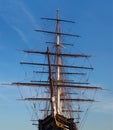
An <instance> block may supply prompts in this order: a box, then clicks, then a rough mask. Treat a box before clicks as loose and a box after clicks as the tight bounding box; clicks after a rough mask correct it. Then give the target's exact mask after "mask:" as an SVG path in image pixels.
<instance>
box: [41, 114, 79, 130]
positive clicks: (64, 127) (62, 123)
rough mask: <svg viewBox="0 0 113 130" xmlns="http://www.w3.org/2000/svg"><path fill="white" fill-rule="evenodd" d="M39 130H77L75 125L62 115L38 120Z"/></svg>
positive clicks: (71, 120)
mask: <svg viewBox="0 0 113 130" xmlns="http://www.w3.org/2000/svg"><path fill="white" fill-rule="evenodd" d="M39 130H78V129H77V127H76V123H74V122H73V119H72V118H66V117H64V116H62V115H59V114H56V116H55V117H53V116H52V115H50V116H47V117H46V118H45V119H43V120H39Z"/></svg>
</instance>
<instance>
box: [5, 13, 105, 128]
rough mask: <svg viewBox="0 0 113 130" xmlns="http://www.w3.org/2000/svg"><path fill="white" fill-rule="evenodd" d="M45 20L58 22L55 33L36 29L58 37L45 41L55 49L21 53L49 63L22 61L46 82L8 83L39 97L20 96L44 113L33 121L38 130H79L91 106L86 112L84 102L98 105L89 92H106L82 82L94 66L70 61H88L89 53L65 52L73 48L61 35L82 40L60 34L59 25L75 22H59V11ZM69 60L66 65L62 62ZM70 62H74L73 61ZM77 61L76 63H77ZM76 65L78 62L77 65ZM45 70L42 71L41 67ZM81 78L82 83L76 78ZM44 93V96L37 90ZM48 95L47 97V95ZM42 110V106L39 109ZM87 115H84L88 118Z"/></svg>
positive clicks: (36, 80) (22, 99)
mask: <svg viewBox="0 0 113 130" xmlns="http://www.w3.org/2000/svg"><path fill="white" fill-rule="evenodd" d="M42 19H43V20H48V21H55V22H56V26H55V27H56V30H55V31H49V30H42V29H36V30H35V31H36V32H39V33H46V34H49V35H51V34H52V36H53V35H54V36H55V41H50V42H46V43H49V44H51V45H53V46H54V50H53V49H52V50H51V49H50V48H49V47H47V50H46V51H38V50H22V51H23V52H24V53H28V54H29V55H33V56H34V55H35V57H36V56H38V57H39V56H40V57H43V56H46V62H44V63H42V61H40V59H39V60H38V62H37V61H35V62H29V61H26V62H25V61H22V62H20V64H22V65H31V66H35V67H36V70H33V73H35V74H36V75H37V76H41V75H42V74H43V75H44V76H45V77H44V79H41V80H40V79H39V78H37V79H31V80H30V81H28V82H13V83H11V84H7V85H10V86H14V87H15V86H19V87H21V88H25V89H26V88H30V89H35V90H36V92H35V93H36V95H30V96H28V97H24V96H21V98H20V99H18V100H21V101H25V102H30V103H32V104H33V107H32V108H33V109H34V113H35V114H36V113H38V114H39V115H40V113H43V116H42V117H41V118H40V117H38V118H36V119H33V120H32V121H33V125H36V126H38V130H79V124H80V123H81V122H82V120H83V119H81V116H80V114H81V113H85V112H86V113H87V111H88V107H86V106H84V107H86V109H85V110H83V103H87V104H89V103H93V102H97V101H96V100H95V99H94V96H92V93H91V94H89V95H90V96H92V97H88V96H89V95H88V96H87V94H86V95H85V93H87V92H93V91H94V92H96V91H97V90H103V88H101V87H96V86H93V85H91V84H90V83H89V81H88V80H81V79H82V78H84V76H87V71H90V70H93V67H92V66H91V65H90V64H89V65H85V66H83V65H78V64H77V65H76V64H70V59H72V60H73V61H74V60H75V59H76V60H78V59H89V58H90V57H91V55H86V54H73V53H71V54H69V53H65V52H64V51H63V46H73V44H68V43H65V42H64V43H63V42H62V36H65V37H66V36H67V37H69V38H72V37H75V38H79V37H80V36H79V35H77V34H71V33H64V32H62V31H61V28H60V23H61V22H62V23H63V22H66V23H75V22H73V21H70V20H65V19H60V16H59V11H57V15H56V18H42ZM64 59H65V60H66V61H69V62H67V64H66V63H65V64H64V62H63V60H64ZM72 60H71V61H72ZM76 62H77V61H76ZM76 62H75V63H76ZM44 67H45V68H46V69H41V68H44ZM79 76H80V77H82V78H81V79H80V80H78V79H76V77H79ZM39 89H40V90H44V91H43V92H42V93H41V94H39V93H38V90H39ZM45 95H46V96H45ZM39 102H40V103H43V104H42V107H41V108H39V110H37V106H36V103H39ZM39 107H40V106H39ZM86 113H85V114H84V115H86Z"/></svg>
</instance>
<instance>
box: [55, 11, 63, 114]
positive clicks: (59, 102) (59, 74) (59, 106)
mask: <svg viewBox="0 0 113 130" xmlns="http://www.w3.org/2000/svg"><path fill="white" fill-rule="evenodd" d="M59 17H60V16H59V11H58V10H57V23H56V33H57V45H56V49H57V59H56V60H57V67H56V69H57V73H56V74H57V77H56V78H57V84H59V81H61V80H62V75H61V67H60V66H59V65H62V61H61V56H60V55H59V54H61V45H60V42H61V35H60V21H59V19H60V18H59ZM61 91H62V90H61V88H60V87H58V88H57V113H58V114H61V112H62V104H61V101H60V95H61Z"/></svg>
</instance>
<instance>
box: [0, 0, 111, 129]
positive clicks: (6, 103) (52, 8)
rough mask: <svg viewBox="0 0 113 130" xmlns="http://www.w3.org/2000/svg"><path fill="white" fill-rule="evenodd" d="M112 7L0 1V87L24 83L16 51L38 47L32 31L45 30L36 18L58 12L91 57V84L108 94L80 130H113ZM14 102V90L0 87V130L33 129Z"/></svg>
mask: <svg viewBox="0 0 113 130" xmlns="http://www.w3.org/2000/svg"><path fill="white" fill-rule="evenodd" d="M112 8H113V1H112V0H95V1H94V0H61V1H60V0H0V83H4V82H13V81H22V80H23V79H24V77H25V76H24V72H23V68H22V66H20V65H19V62H20V61H21V60H22V59H23V58H24V56H25V55H23V53H21V52H20V51H19V50H22V49H35V48H37V49H38V48H42V47H43V45H42V43H43V42H45V37H44V35H41V34H38V33H36V32H34V31H33V30H34V29H38V28H40V29H43V27H44V26H46V27H47V25H44V22H42V21H41V20H40V18H41V17H55V15H56V10H57V9H59V10H60V15H61V17H62V18H67V19H72V20H74V21H76V24H75V25H74V26H73V28H71V30H72V32H75V33H77V34H79V35H80V36H81V38H80V39H78V40H77V41H76V42H77V47H78V48H79V49H80V50H81V51H82V52H84V53H88V54H92V55H93V57H92V59H91V64H92V65H93V67H94V68H95V69H94V72H93V73H92V74H91V82H92V83H93V84H95V85H97V86H102V87H104V88H107V89H109V90H108V91H104V92H101V93H99V94H98V95H97V96H98V98H99V100H101V102H99V103H96V104H93V106H92V109H91V110H90V112H89V115H88V118H87V120H86V123H85V125H84V127H83V130H95V129H96V130H108V129H109V130H113V126H112V124H113V96H112V95H113V79H112V78H113V56H112V55H113V13H112V12H113V9H112ZM49 27H50V26H49ZM40 43H41V44H40ZM18 97H19V93H18V89H17V88H9V87H2V86H1V87H0V129H2V130H7V129H9V130H14V129H16V130H19V129H22V130H23V129H24V130H30V129H32V130H35V129H36V128H35V127H34V126H32V125H31V122H30V121H29V119H30V115H29V113H28V112H27V111H26V108H25V106H24V103H22V102H19V101H17V100H16V99H17V98H18Z"/></svg>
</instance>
